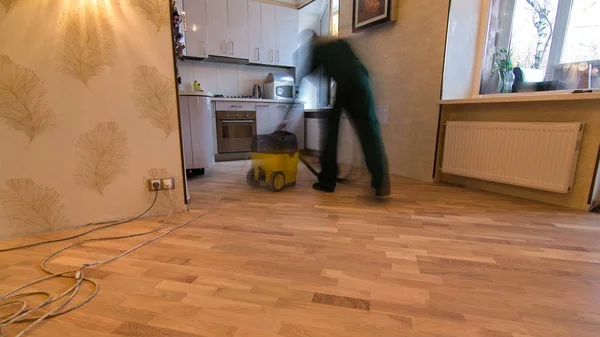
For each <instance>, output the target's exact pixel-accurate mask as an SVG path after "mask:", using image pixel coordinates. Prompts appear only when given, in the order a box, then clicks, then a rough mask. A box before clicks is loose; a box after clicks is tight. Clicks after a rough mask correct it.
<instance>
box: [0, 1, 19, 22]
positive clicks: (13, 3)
mask: <svg viewBox="0 0 600 337" xmlns="http://www.w3.org/2000/svg"><path fill="white" fill-rule="evenodd" d="M21 1H22V0H0V4H1V5H2V7H4V15H3V16H1V17H0V20H2V19H4V16H6V15H7V14H8V13H10V11H11V10H12V9H13V8H15V7H16V6H17V5H18V4H19V3H20V2H21Z"/></svg>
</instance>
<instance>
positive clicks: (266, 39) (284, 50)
mask: <svg viewBox="0 0 600 337" xmlns="http://www.w3.org/2000/svg"><path fill="white" fill-rule="evenodd" d="M248 5H249V13H248V16H249V19H248V20H249V32H248V40H249V41H250V46H249V56H250V62H252V63H259V64H274V65H280V66H287V67H293V66H295V62H294V53H295V52H296V49H297V47H298V46H297V45H298V28H299V17H300V13H299V12H298V11H297V10H295V9H293V8H289V7H282V6H276V5H273V4H267V3H260V4H259V2H258V1H256V0H250V1H249V3H248ZM259 41H260V42H259Z"/></svg>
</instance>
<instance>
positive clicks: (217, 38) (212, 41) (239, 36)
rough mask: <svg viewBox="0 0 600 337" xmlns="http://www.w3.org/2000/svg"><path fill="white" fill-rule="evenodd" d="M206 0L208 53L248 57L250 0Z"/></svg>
mask: <svg viewBox="0 0 600 337" xmlns="http://www.w3.org/2000/svg"><path fill="white" fill-rule="evenodd" d="M205 1H206V17H207V18H208V20H207V21H208V29H207V31H208V43H207V45H208V54H209V55H213V56H222V57H232V58H242V59H247V58H248V0H205ZM188 28H189V27H188Z"/></svg>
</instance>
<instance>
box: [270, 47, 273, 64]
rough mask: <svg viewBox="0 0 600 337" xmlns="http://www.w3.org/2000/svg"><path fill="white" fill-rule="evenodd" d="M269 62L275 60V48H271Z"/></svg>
mask: <svg viewBox="0 0 600 337" xmlns="http://www.w3.org/2000/svg"><path fill="white" fill-rule="evenodd" d="M269 62H273V49H271V50H269Z"/></svg>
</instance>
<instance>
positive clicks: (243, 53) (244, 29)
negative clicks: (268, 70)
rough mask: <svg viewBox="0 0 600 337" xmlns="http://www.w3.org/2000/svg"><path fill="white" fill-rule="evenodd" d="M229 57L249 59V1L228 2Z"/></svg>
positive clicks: (236, 0) (232, 0)
mask: <svg viewBox="0 0 600 337" xmlns="http://www.w3.org/2000/svg"><path fill="white" fill-rule="evenodd" d="M227 1H228V8H227V11H228V13H229V17H228V19H227V22H228V28H229V29H228V35H229V40H228V46H227V47H228V52H229V56H231V57H234V58H240V59H247V58H248V0H227Z"/></svg>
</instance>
